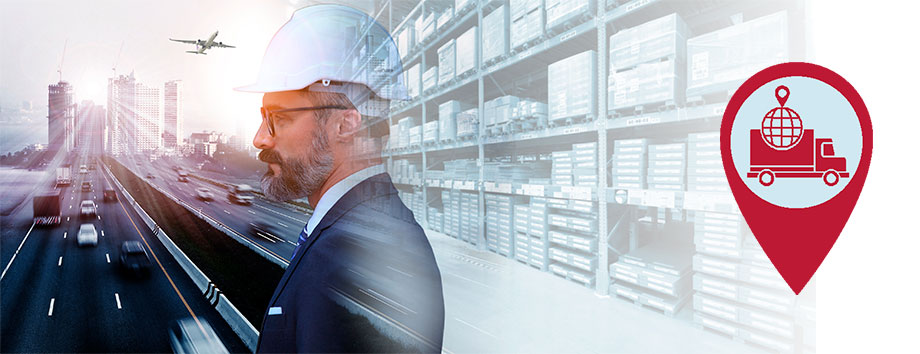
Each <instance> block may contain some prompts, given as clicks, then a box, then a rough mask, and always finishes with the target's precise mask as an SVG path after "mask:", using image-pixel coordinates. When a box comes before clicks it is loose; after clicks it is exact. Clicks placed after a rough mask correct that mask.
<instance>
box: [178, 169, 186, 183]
mask: <svg viewBox="0 0 920 354" xmlns="http://www.w3.org/2000/svg"><path fill="white" fill-rule="evenodd" d="M179 182H188V172H185V171H183V170H182V169H179Z"/></svg>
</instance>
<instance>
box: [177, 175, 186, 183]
mask: <svg viewBox="0 0 920 354" xmlns="http://www.w3.org/2000/svg"><path fill="white" fill-rule="evenodd" d="M179 182H185V183H188V176H183V175H179Z"/></svg>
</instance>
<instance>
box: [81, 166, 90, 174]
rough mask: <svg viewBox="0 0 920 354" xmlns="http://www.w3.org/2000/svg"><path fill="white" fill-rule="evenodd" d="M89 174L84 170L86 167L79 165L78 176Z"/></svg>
mask: <svg viewBox="0 0 920 354" xmlns="http://www.w3.org/2000/svg"><path fill="white" fill-rule="evenodd" d="M87 173H89V170H88V169H87V168H86V165H80V174H81V175H85V174H87Z"/></svg>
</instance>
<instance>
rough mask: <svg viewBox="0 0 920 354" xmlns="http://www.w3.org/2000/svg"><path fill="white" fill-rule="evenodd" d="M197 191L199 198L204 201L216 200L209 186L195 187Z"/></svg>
mask: <svg viewBox="0 0 920 354" xmlns="http://www.w3.org/2000/svg"><path fill="white" fill-rule="evenodd" d="M195 192H196V193H198V199H201V200H203V201H212V200H214V194H212V193H211V191H209V190H208V189H207V188H198V189H195Z"/></svg>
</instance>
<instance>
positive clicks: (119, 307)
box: [115, 293, 121, 310]
mask: <svg viewBox="0 0 920 354" xmlns="http://www.w3.org/2000/svg"><path fill="white" fill-rule="evenodd" d="M115 305H118V309H119V310H121V298H119V297H118V293H115Z"/></svg>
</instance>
